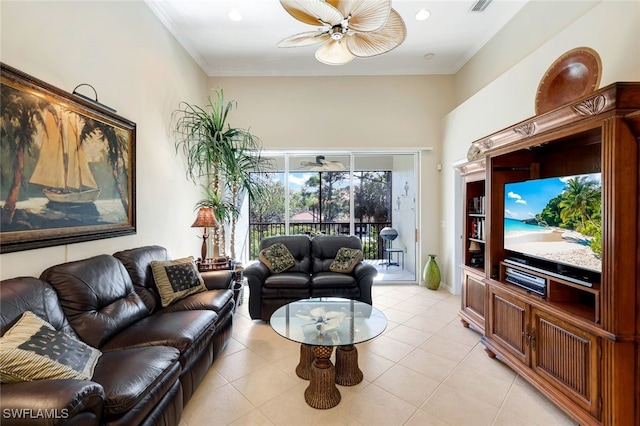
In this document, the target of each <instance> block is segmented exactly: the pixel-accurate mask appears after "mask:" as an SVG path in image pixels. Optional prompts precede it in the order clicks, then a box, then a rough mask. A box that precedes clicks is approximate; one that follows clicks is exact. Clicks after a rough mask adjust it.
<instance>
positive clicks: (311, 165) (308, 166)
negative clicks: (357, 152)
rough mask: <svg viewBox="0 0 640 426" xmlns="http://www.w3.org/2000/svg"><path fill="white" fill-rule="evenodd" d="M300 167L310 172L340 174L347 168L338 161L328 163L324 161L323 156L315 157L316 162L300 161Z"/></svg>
mask: <svg viewBox="0 0 640 426" xmlns="http://www.w3.org/2000/svg"><path fill="white" fill-rule="evenodd" d="M300 166H301V167H302V168H303V169H305V170H310V171H312V172H341V171H345V170H347V167H346V166H345V165H344V164H342V163H341V162H339V161H329V160H325V159H324V155H317V156H316V161H301V162H300Z"/></svg>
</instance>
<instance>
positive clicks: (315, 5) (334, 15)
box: [280, 0, 343, 25]
mask: <svg viewBox="0 0 640 426" xmlns="http://www.w3.org/2000/svg"><path fill="white" fill-rule="evenodd" d="M280 4H281V5H282V7H284V10H286V11H287V12H289V15H291V16H293V17H294V18H296V19H297V20H298V21H300V22H304V23H305V24H309V25H322V24H329V25H336V24H339V23H340V21H342V19H343V18H342V14H341V13H340V11H339V10H338V9H336V8H335V7H333V6H331V5H330V4H328V3H325V2H323V1H321V0H280Z"/></svg>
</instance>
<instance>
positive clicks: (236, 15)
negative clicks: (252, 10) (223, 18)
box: [227, 9, 242, 22]
mask: <svg viewBox="0 0 640 426" xmlns="http://www.w3.org/2000/svg"><path fill="white" fill-rule="evenodd" d="M227 16H228V17H229V19H231V20H232V21H236V22H238V21H242V14H241V13H240V12H239V11H238V10H236V9H233V10H230V11H229V13H227Z"/></svg>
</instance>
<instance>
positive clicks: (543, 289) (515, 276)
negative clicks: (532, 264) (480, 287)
mask: <svg viewBox="0 0 640 426" xmlns="http://www.w3.org/2000/svg"><path fill="white" fill-rule="evenodd" d="M505 275H506V281H507V282H508V283H511V284H514V285H517V286H519V287H522V288H524V289H525V290H528V291H531V292H532V293H536V294H539V295H540V296H542V297H546V295H547V280H546V279H545V278H542V277H539V276H537V275H533V274H528V273H526V272H523V271H520V270H518V269H514V268H511V267H509V266H507V267H506V268H505Z"/></svg>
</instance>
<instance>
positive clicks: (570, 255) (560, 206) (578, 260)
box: [504, 173, 602, 278]
mask: <svg viewBox="0 0 640 426" xmlns="http://www.w3.org/2000/svg"><path fill="white" fill-rule="evenodd" d="M601 181H602V179H601V173H592V174H584V175H574V176H560V177H553V178H545V179H533V180H527V181H522V182H512V183H507V184H505V187H504V194H505V195H504V248H505V250H508V251H509V252H512V254H513V256H514V258H516V259H518V260H524V261H525V263H528V262H529V261H531V262H532V263H533V264H536V263H537V264H538V265H540V264H541V265H543V266H541V267H543V268H547V269H549V268H551V269H553V270H555V271H556V272H561V273H562V272H567V275H570V274H571V272H574V271H576V272H575V274H577V275H580V276H582V277H585V278H586V277H594V276H597V275H598V274H599V273H600V272H601V270H602V261H601V254H602V183H601ZM594 274H595V275H594Z"/></svg>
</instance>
